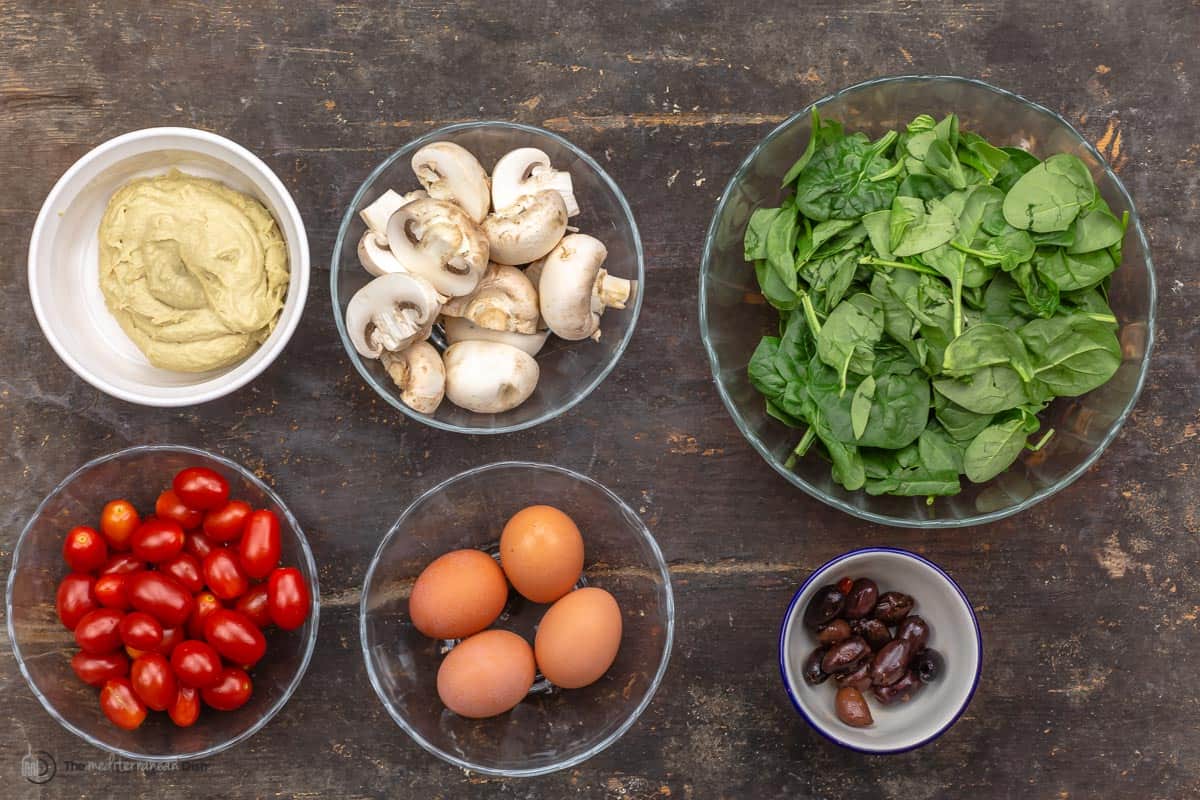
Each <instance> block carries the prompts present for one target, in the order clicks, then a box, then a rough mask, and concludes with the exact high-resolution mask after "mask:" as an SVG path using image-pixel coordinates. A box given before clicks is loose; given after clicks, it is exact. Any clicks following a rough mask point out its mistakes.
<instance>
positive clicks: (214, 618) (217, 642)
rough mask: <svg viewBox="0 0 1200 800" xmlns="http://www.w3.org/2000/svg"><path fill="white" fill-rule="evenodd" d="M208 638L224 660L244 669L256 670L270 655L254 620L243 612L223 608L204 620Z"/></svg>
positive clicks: (205, 633) (265, 641)
mask: <svg viewBox="0 0 1200 800" xmlns="http://www.w3.org/2000/svg"><path fill="white" fill-rule="evenodd" d="M204 638H205V639H206V640H207V641H208V643H209V644H211V645H212V646H213V647H215V648H216V649H217V652H218V653H220V654H221V656H222V657H223V658H227V659H228V660H230V661H232V662H233V663H234V664H239V665H241V666H243V667H249V666H252V665H253V664H254V663H255V662H257V661H258V660H259V659H260V658H262V657H263V654H264V653H266V652H267V640H266V639H265V638H263V635H262V631H260V630H259V629H258V628H256V627H255V626H254V623H253V622H251V621H250V618H249V617H247V616H246V615H245V614H243V613H241V612H240V611H234V610H233V609H229V608H220V609H217V610H216V611H214V612H212V613H211V614H209V615H208V618H207V619H205V620H204Z"/></svg>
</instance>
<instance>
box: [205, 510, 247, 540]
mask: <svg viewBox="0 0 1200 800" xmlns="http://www.w3.org/2000/svg"><path fill="white" fill-rule="evenodd" d="M249 516H250V504H249V503H243V502H242V501H241V500H230V501H229V502H228V503H226V504H225V505H223V506H221V507H220V508H217V509H213V510H212V511H210V512H208V513H207V514H205V515H204V532H205V533H207V534H208V535H209V536H210V537H212V538H213V539H214V540H215V541H218V542H232V541H233V540H234V539H236V538H238V537H239V536H241V535H242V529H243V528H244V527H245V526H246V519H247V518H248V517H249Z"/></svg>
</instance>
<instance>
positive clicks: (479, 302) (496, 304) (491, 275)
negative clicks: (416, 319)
mask: <svg viewBox="0 0 1200 800" xmlns="http://www.w3.org/2000/svg"><path fill="white" fill-rule="evenodd" d="M442 314H444V315H446V316H448V317H466V318H467V319H469V320H471V322H474V323H475V324H476V325H479V326H481V327H484V328H491V329H492V330H496V331H513V332H515V333H536V332H537V328H538V325H537V324H538V317H539V316H540V314H539V311H538V296H537V289H535V288H533V284H532V283H530V282H529V279H528V278H526V277H525V273H524V272H521V270H519V269H517V268H516V267H510V266H506V265H504V264H488V268H487V272H485V273H484V274H483V278H482V279H481V280H480V281H479V285H478V286H476V287H475V291H474V292H472V293H471V294H469V295H465V296H463V297H456V298H454V299H453V300H450V301H449V302H448V303H446V304H445V305H444V306H442Z"/></svg>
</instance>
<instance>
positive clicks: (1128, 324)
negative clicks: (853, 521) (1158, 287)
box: [700, 76, 1155, 528]
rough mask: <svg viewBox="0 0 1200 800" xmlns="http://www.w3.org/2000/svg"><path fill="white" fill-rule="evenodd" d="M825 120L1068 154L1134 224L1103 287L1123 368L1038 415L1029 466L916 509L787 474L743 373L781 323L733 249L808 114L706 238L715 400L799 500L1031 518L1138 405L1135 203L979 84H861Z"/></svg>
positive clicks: (1147, 268)
mask: <svg viewBox="0 0 1200 800" xmlns="http://www.w3.org/2000/svg"><path fill="white" fill-rule="evenodd" d="M814 105H815V106H816V107H817V108H819V109H820V110H821V116H822V117H826V118H831V119H838V120H841V121H842V122H844V123H845V125H846V129H847V130H848V131H858V130H861V131H864V132H866V133H867V135H868V136H871V137H876V136H879V135H881V134H882V133H884V132H885V131H886V130H889V129H892V128H898V127H903V125H904V124H905V123H906V122H907V121H908V120H910V119H912V118H913V117H914V116H916V115H917V114H921V113H927V114H931V115H933V116H934V117H938V118H940V117H941V116H944V115H945V114H947V113H949V112H952V111H953V112H954V113H956V114H958V115H959V117H960V119H961V121H962V126H963V128H965V129H968V130H972V131H975V132H976V133H979V134H981V135H983V136H984V137H986V138H987V139H988V140H989V141H991V142H993V143H995V144H998V145H1002V144H1003V145H1008V144H1019V145H1021V146H1024V147H1026V148H1028V149H1029V150H1031V151H1032V152H1033V153H1034V155H1037V156H1039V157H1043V158H1044V157H1046V156H1048V155H1050V154H1052V153H1059V152H1066V153H1073V154H1075V155H1077V156H1079V158H1081V159H1082V160H1083V162H1084V163H1085V164H1087V165H1088V167H1089V168H1090V169H1091V172H1092V176H1093V177H1094V178H1095V180H1096V185H1097V187H1099V190H1100V193H1101V194H1102V195H1103V196H1104V199H1105V200H1107V201H1108V203H1109V205H1110V206H1111V207H1112V209H1113V212H1114V213H1115V214H1116V215H1117V216H1118V217H1120V216H1121V213H1122V212H1123V211H1128V212H1129V216H1130V226H1129V234H1128V235H1127V236H1126V239H1125V248H1124V260H1123V262H1122V264H1121V267H1120V268H1119V269H1118V270H1117V271H1116V272H1115V273H1113V275H1112V290H1111V295H1110V299H1111V305H1112V308H1113V310H1114V312H1115V313H1116V315H1117V319H1118V321H1119V323H1120V330H1119V332H1118V338H1119V340H1120V343H1121V348H1122V352H1123V354H1124V359H1123V362H1122V364H1121V366H1120V367H1119V368H1118V370H1117V373H1116V375H1114V376H1113V378H1112V380H1110V381H1109V382H1108V383H1106V384H1105V385H1104V386H1101V387H1100V388H1098V389H1096V390H1094V391H1092V392H1090V393H1088V394H1086V395H1083V396H1081V397H1075V398H1060V399H1058V400H1056V401H1054V403H1053V404H1052V405H1051V406H1050V407H1049V408H1048V409H1047V410H1046V411H1045V412H1043V414H1042V415H1041V416H1042V418H1043V420H1044V421H1045V424H1046V426H1047V427H1053V428H1054V429H1055V431H1056V433H1055V435H1054V437H1053V438H1052V439H1051V440H1050V442H1049V444H1048V445H1047V446H1046V447H1045V448H1043V450H1042V451H1040V452H1038V453H1036V454H1035V453H1030V452H1025V453H1024V454H1023V455H1022V456H1021V458H1020V459H1019V460H1018V462H1017V463H1016V464H1014V465H1013V466H1012V467H1011V468H1009V469H1008V470H1007V471H1006V472H1004V473H1002V474H1001V475H999V476H998V477H996V478H995V479H993V480H991V481H989V482H987V483H984V484H980V485H976V484H972V483H970V482H969V481H966V480H964V481H963V491H962V493H960V494H958V495H956V496H953V497H939V498H937V501H936V502H935V503H934V504H933V505H932V506H930V505H927V504H926V502H925V498H922V497H915V498H906V497H890V496H880V497H871V496H869V495H867V494H866V493H865V492H861V491H859V492H849V491H846V490H845V489H843V488H842V487H841V486H840V485H838V484H837V483H835V482H834V481H833V479H832V477H831V476H830V469H829V464H828V463H827V462H826V461H825V460H823V459H822V458H820V457H818V456H817V455H815V454H814V453H810V454H808V455H807V456H806V457H804V458H800V459H797V460H796V461H795V463H794V464H793V465H792V467H791V468H789V467H788V466H786V463H785V462H786V461H787V460H788V456H789V454H790V453H791V451H792V449H793V448H794V447H795V446H796V443H797V441H798V440H799V438H800V432H799V431H797V430H795V429H793V428H788V427H786V426H785V425H783V424H782V423H779V422H777V421H775V420H774V419H772V418H771V417H769V416H767V414H766V411H765V407H764V403H763V399H762V397H761V396H760V395H759V394H758V392H756V391H755V389H754V387H753V386H751V385H750V380H749V378H748V377H747V374H746V366H747V364H748V363H749V360H750V356H751V354H752V353H753V352H754V348H755V347H756V346H757V345H758V342H759V339H760V338H761V337H762V336H763V335H766V334H769V333H772V332H773V331H774V330H775V329H776V328H777V319H778V317H777V314H776V312H775V310H774V309H773V308H771V307H770V306H769V305H767V304H766V303H765V302H763V301H762V299H761V294H760V291H759V288H758V283H757V281H756V280H755V276H754V269H753V267H752V266H751V265H750V264H748V263H746V262H745V261H744V260H743V255H742V237H743V234H744V233H745V229H746V222H747V220H748V219H749V217H750V214H751V212H752V211H753V210H754V209H755V208H758V207H760V206H775V205H778V204H779V201H780V199H781V190H780V186H779V184H780V180H781V178H782V177H783V174H784V173H785V172H786V171H787V170H788V168H789V167H790V166H791V165H792V162H794V161H795V159H796V158H797V156H798V155H799V154H800V153H801V152H803V150H804V148H805V146H806V145H807V144H808V139H809V130H810V110H811V108H812V106H810V107H808V108H805V109H804V110H802V111H800V112H799V113H797V114H796V115H795V116H793V117H791V118H790V119H788V120H787V121H786V122H784V123H782V124H781V125H779V127H777V128H775V130H773V131H771V133H770V134H768V135H767V137H766V138H765V139H763V140H762V142H760V143H759V144H758V146H757V147H755V148H754V150H752V151H751V152H750V155H748V156H747V157H746V160H745V161H743V162H742V164H741V166H740V167H739V168H738V170H737V172H736V173H734V175H733V178H732V179H730V181H729V185H728V186H726V188H725V192H724V194H722V195H721V200H720V202H719V203H718V204H717V209H716V212H715V213H714V214H713V218H712V223H711V224H710V225H709V229H708V236H707V239H706V241H705V244H704V255H703V259H702V262H701V266H700V331H701V336H702V338H703V340H704V346H705V349H706V350H707V352H708V358H709V363H710V365H711V367H712V372H713V376H714V378H715V379H716V384H717V389H718V391H719V392H720V394H721V399H722V400H723V401H724V403H725V407H726V408H727V409H728V410H729V413H730V414H731V415H732V416H733V419H734V422H735V423H737V426H738V428H739V429H740V430H741V432H742V434H743V435H744V436H745V437H746V439H747V440H748V441H749V442H750V444H751V445H753V446H754V449H756V450H757V451H758V452H759V454H760V455H761V456H762V457H763V458H764V459H766V460H767V462H768V463H769V464H770V465H771V466H772V467H774V468H775V470H776V471H777V472H779V474H781V475H783V476H784V477H785V478H787V479H788V480H789V481H791V482H792V483H793V484H795V485H796V486H798V487H800V488H801V489H803V490H804V491H805V492H807V493H808V494H810V495H812V496H813V497H816V498H817V499H819V500H822V501H824V502H825V503H828V504H829V505H831V506H834V507H835V508H838V509H841V510H842V511H845V512H847V513H849V514H853V515H854V516H856V517H861V518H862V519H867V520H871V521H872V522H880V523H884V524H888V525H900V526H906V527H917V528H950V527H958V526H965V525H975V524H980V523H984V522H990V521H993V520H997V519H1001V518H1003V517H1006V516H1009V515H1011V514H1015V513H1017V512H1018V511H1021V510H1024V509H1026V508H1029V507H1030V506H1032V505H1033V504H1035V503H1037V502H1039V501H1040V500H1043V499H1045V498H1047V497H1049V496H1050V495H1052V494H1054V493H1055V492H1057V491H1059V490H1060V489H1062V488H1063V487H1065V486H1067V485H1068V484H1070V483H1071V482H1072V481H1074V480H1075V479H1076V478H1078V477H1079V476H1080V475H1082V474H1083V473H1084V471H1085V470H1087V469H1088V467H1090V466H1091V465H1092V464H1093V463H1094V462H1095V460H1096V459H1097V458H1099V457H1100V454H1101V453H1102V452H1103V451H1104V448H1105V447H1107V446H1108V445H1109V443H1110V442H1112V440H1113V439H1114V438H1116V436H1117V433H1118V432H1119V431H1120V428H1121V424H1122V423H1123V422H1124V421H1125V418H1126V417H1127V416H1128V415H1129V412H1130V411H1131V410H1132V408H1133V405H1134V403H1135V402H1136V401H1137V397H1138V394H1139V393H1140V392H1141V389H1142V384H1143V383H1144V381H1145V378H1146V370H1147V367H1148V366H1149V361H1150V350H1151V345H1152V343H1153V341H1154V308H1155V287H1154V269H1153V266H1152V265H1151V263H1150V248H1149V245H1148V244H1147V242H1146V236H1145V233H1144V232H1143V230H1142V225H1141V221H1140V220H1139V218H1138V215H1137V211H1136V209H1135V208H1134V206H1133V200H1132V199H1131V198H1130V196H1129V193H1128V192H1127V191H1126V189H1125V186H1124V185H1123V184H1122V183H1121V181H1120V179H1118V178H1117V176H1116V175H1114V174H1113V172H1112V170H1111V169H1110V168H1109V166H1108V165H1107V164H1106V163H1105V161H1104V159H1103V158H1102V157H1101V155H1100V154H1099V153H1098V152H1096V149H1095V148H1094V147H1092V145H1091V144H1089V143H1088V141H1087V140H1086V139H1084V138H1083V136H1082V135H1080V133H1079V132H1078V131H1076V130H1075V129H1074V128H1073V127H1071V125H1070V124H1069V123H1068V122H1067V121H1066V120H1064V119H1063V118H1062V117H1061V116H1059V115H1058V114H1056V113H1054V112H1053V111H1050V110H1049V109H1046V108H1044V107H1042V106H1040V105H1037V104H1036V103H1033V102H1030V101H1029V100H1026V99H1025V98H1023V97H1020V96H1018V95H1015V94H1012V93H1011V92H1007V91H1004V90H1003V89H998V88H996V87H994V86H990V85H988V84H986V83H983V82H981V81H976V80H971V79H967V78H958V77H952V76H901V77H891V78H881V79H879V80H873V81H867V82H866V83H860V84H858V85H856V86H852V87H850V88H848V89H844V90H842V91H840V92H838V93H836V94H833V95H830V96H829V97H826V98H824V99H822V100H818V101H817V102H816V103H815V104H814Z"/></svg>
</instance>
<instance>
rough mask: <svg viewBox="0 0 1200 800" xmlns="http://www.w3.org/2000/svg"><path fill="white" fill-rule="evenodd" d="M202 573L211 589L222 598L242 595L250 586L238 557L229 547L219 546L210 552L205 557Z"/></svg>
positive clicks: (227, 598) (228, 598)
mask: <svg viewBox="0 0 1200 800" xmlns="http://www.w3.org/2000/svg"><path fill="white" fill-rule="evenodd" d="M201 573H202V574H203V575H204V582H205V583H207V584H208V588H209V591H211V592H212V593H213V594H215V595H216V596H217V597H219V598H221V599H222V600H232V599H234V598H235V597H241V596H242V595H243V594H245V593H246V590H247V589H249V588H250V581H249V580H247V578H246V573H244V572H242V566H241V565H240V564H239V563H238V560H237V557H236V556H235V555H234V554H233V551H232V550H230V549H229V548H228V547H218V548H217V549H216V550H213V551H212V552H211V553H209V554H208V555H207V556H206V557H205V559H204V565H203V567H202V568H201Z"/></svg>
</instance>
